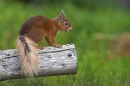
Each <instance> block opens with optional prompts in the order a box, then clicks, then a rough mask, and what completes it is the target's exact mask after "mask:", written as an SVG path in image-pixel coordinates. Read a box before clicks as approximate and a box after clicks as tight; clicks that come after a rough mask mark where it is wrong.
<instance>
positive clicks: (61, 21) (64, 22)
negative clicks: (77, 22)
mask: <svg viewBox="0 0 130 86" xmlns="http://www.w3.org/2000/svg"><path fill="white" fill-rule="evenodd" d="M56 20H57V22H58V26H60V30H64V31H71V30H72V26H71V24H70V22H69V20H68V19H67V18H66V17H65V14H64V12H63V10H62V12H61V13H60V15H59V16H58V17H57V18H56Z"/></svg>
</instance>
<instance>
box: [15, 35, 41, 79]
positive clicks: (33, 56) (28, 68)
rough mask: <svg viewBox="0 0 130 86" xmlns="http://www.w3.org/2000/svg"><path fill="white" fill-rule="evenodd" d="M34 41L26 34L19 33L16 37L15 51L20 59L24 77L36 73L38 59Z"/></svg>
mask: <svg viewBox="0 0 130 86" xmlns="http://www.w3.org/2000/svg"><path fill="white" fill-rule="evenodd" d="M36 46H37V45H36V43H35V42H34V41H33V40H31V39H29V38H28V37H26V36H23V35H20V36H18V38H17V46H16V48H17V52H18V53H19V55H20V56H19V58H20V61H21V72H22V73H23V74H24V75H25V76H26V77H33V76H34V74H36V75H37V69H38V63H39V59H38V57H37V48H36Z"/></svg>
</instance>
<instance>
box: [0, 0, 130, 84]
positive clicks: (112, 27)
mask: <svg viewBox="0 0 130 86" xmlns="http://www.w3.org/2000/svg"><path fill="white" fill-rule="evenodd" d="M129 4H130V3H129V0H69V1H67V0H62V1H61V0H10V1H9V0H0V49H1V50H3V49H10V48H15V41H16V38H17V35H18V31H19V28H20V26H21V24H22V23H23V22H24V21H25V20H26V19H28V18H29V17H31V16H34V15H43V16H46V17H47V18H54V17H56V16H58V15H59V13H60V12H61V9H63V10H64V12H65V14H66V16H67V18H68V19H69V20H70V22H71V24H72V27H73V30H72V31H71V32H68V33H66V32H60V33H59V34H57V37H56V41H57V43H60V44H67V43H74V44H75V47H76V50H77V58H78V70H77V74H76V75H64V76H52V77H41V78H35V81H33V82H31V81H30V82H27V81H26V80H25V79H19V80H7V81H2V82H0V86H129V85H130V58H129V55H127V56H126V55H124V54H118V55H114V56H113V57H112V58H109V54H110V53H111V50H109V45H110V44H111V41H112V40H113V39H114V38H115V37H116V36H118V35H119V34H121V33H124V32H127V33H128V32H130V7H129V6H130V5H129ZM61 39H64V40H62V41H61ZM39 44H40V45H44V46H48V44H47V42H46V41H45V40H44V39H43V41H42V42H40V43H39ZM117 45H118V44H117Z"/></svg>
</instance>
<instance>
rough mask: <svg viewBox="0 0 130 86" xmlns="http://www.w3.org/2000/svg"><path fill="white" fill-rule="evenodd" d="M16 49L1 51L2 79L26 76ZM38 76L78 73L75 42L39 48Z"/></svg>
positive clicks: (0, 66) (0, 68)
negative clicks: (22, 71) (57, 46)
mask: <svg viewBox="0 0 130 86" xmlns="http://www.w3.org/2000/svg"><path fill="white" fill-rule="evenodd" d="M18 56H19V55H18V54H17V51H16V49H10V50H2V51H0V81H3V80H8V79H19V78H25V76H24V75H23V74H21V64H20V61H19V58H18ZM38 58H39V67H38V77H43V76H56V75H67V74H76V72H77V58H76V50H75V46H74V44H67V45H62V47H61V48H55V47H52V46H49V47H44V49H43V50H38Z"/></svg>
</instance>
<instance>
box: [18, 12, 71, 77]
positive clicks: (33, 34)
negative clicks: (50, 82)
mask: <svg viewBox="0 0 130 86" xmlns="http://www.w3.org/2000/svg"><path fill="white" fill-rule="evenodd" d="M59 30H64V31H70V30H72V27H71V25H70V23H69V21H68V19H67V18H66V17H65V15H64V13H63V12H62V13H61V14H60V15H59V16H58V17H57V18H55V19H48V18H45V17H44V16H34V17H31V18H29V19H28V20H27V21H25V22H24V23H23V25H22V26H21V28H20V31H19V37H18V38H20V37H21V38H20V39H18V40H17V45H18V46H17V50H18V53H19V54H24V55H20V59H24V58H28V59H34V56H35V55H34V54H32V53H33V52H35V51H36V50H35V49H34V47H33V46H34V45H32V42H35V43H38V42H39V41H41V40H42V38H43V37H45V39H46V40H47V42H48V43H49V44H50V45H52V46H54V47H61V45H59V44H56V43H55V41H54V37H55V36H56V33H57V32H58V31H59ZM22 36H24V37H22ZM31 40H32V41H31ZM29 42H30V43H29ZM23 45H24V46H23ZM25 47H27V48H25ZM20 48H22V49H20ZM35 48H40V49H42V48H43V47H41V46H36V45H35ZM24 51H26V52H24ZM32 51H33V52H32ZM21 52H22V53H21ZM27 52H28V53H29V54H28V55H26V53H27ZM32 55H33V56H32ZM23 56H24V57H23ZM31 57H33V58H31ZM35 59H36V58H35ZM24 60H27V59H24ZM26 62H28V61H26ZM32 62H34V61H33V60H32ZM21 63H24V64H22V66H23V65H24V66H26V65H29V66H30V65H33V64H35V66H36V65H37V64H38V62H37V61H36V62H35V63H29V64H27V63H25V62H23V60H21ZM29 66H26V67H24V68H22V71H24V72H23V73H24V74H25V75H28V76H29V77H33V74H32V73H36V69H37V68H36V67H35V68H33V67H32V66H30V67H32V68H33V69H31V68H30V67H29ZM28 67H29V68H28ZM29 69H30V70H32V72H31V71H30V70H29ZM30 73H31V74H30ZM36 74H37V73H36Z"/></svg>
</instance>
